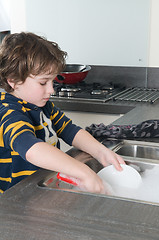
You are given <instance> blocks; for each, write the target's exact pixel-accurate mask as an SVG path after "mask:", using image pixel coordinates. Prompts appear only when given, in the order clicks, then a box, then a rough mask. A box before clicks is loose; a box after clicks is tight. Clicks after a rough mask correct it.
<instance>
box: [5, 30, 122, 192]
mask: <svg viewBox="0 0 159 240" xmlns="http://www.w3.org/2000/svg"><path fill="white" fill-rule="evenodd" d="M65 57H66V53H65V52H63V51H62V50H61V49H60V48H59V47H58V45H57V44H56V43H54V42H50V41H47V40H46V39H44V38H42V37H40V36H37V35H35V34H33V33H24V32H22V33H17V34H10V35H8V36H7V37H5V38H4V40H3V42H2V44H1V46H0V85H1V88H3V89H4V90H5V91H6V93H4V92H2V93H1V94H0V99H1V102H0V189H1V190H0V191H1V192H4V191H5V190H7V189H8V188H10V187H11V186H13V185H14V184H16V183H17V182H19V181H21V180H22V179H23V178H25V177H26V176H28V175H31V174H32V173H34V172H35V171H36V170H37V169H39V168H45V169H49V170H53V171H57V172H62V173H63V174H66V175H69V176H72V177H75V178H77V179H78V181H79V186H80V187H81V188H82V189H84V190H85V191H90V192H99V193H104V186H103V183H102V181H101V179H100V178H99V177H98V176H97V175H96V174H95V173H94V172H93V171H92V170H91V169H90V168H89V167H87V166H86V165H85V164H83V163H81V162H79V161H77V160H76V159H74V158H72V157H70V156H69V155H67V154H66V153H64V152H62V151H61V150H60V144H59V140H58V137H59V138H62V139H63V140H64V141H65V142H66V143H68V144H70V145H72V146H75V147H77V148H79V149H81V150H82V151H85V152H87V153H89V154H91V155H92V156H93V157H94V158H96V159H97V160H99V161H100V162H101V163H102V164H103V165H104V166H106V165H107V164H108V163H112V164H114V166H115V167H116V168H117V169H118V170H119V171H120V170H122V168H121V166H120V163H124V161H123V159H122V158H121V157H120V156H118V155H117V154H115V153H114V152H112V151H110V150H109V149H107V148H106V147H104V146H103V145H102V144H101V143H99V142H98V141H96V140H95V138H93V137H92V136H91V135H90V134H89V133H88V132H86V131H84V130H83V129H81V128H80V127H78V126H76V125H74V124H73V123H72V121H71V120H70V119H69V118H67V117H66V116H65V115H64V113H63V112H61V111H60V109H58V108H56V107H55V106H54V104H53V103H51V102H50V101H49V97H50V94H52V93H53V91H54V90H53V80H54V79H55V77H56V75H57V74H59V73H60V72H61V71H62V70H63V68H64V66H65Z"/></svg>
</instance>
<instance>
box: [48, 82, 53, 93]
mask: <svg viewBox="0 0 159 240" xmlns="http://www.w3.org/2000/svg"><path fill="white" fill-rule="evenodd" d="M47 92H48V93H49V94H53V93H54V88H53V83H51V84H48V87H47Z"/></svg>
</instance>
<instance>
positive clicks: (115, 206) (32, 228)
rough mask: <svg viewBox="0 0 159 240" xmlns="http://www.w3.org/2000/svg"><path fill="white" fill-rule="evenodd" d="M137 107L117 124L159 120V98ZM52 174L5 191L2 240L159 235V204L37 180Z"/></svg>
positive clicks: (0, 207)
mask: <svg viewBox="0 0 159 240" xmlns="http://www.w3.org/2000/svg"><path fill="white" fill-rule="evenodd" d="M114 107H115V106H114ZM116 107H117V108H118V106H116ZM130 108H131V107H130ZM131 109H132V110H131V111H129V112H128V113H127V114H125V115H124V116H123V117H122V118H120V119H118V120H117V121H115V123H116V124H131V123H139V122H141V121H144V120H147V119H159V111H158V109H159V104H157V103H156V104H138V105H137V106H134V107H132V108H131ZM70 154H71V152H70ZM48 173H50V171H47V170H39V171H37V172H36V173H35V174H33V175H31V176H29V177H28V178H26V179H25V180H23V181H22V182H20V183H18V184H17V185H15V186H14V187H12V188H11V189H9V190H8V191H6V192H5V193H4V194H2V195H1V197H0V219H1V224H0V233H1V234H0V239H3V240H4V239H6V240H14V239H15V240H22V239H23V240H26V239H27V240H28V239H29V240H33V239H34V240H35V239H38V240H51V239H53V240H56V239H57V240H59V239H60V240H65V239H66V240H69V239H72V240H75V239H80V240H81V239H82V240H91V239H95V240H102V239H113V240H117V239H118V240H119V239H120V240H121V239H122V240H127V239H129V240H142V239H143V240H148V239H149V240H150V239H156V240H157V239H158V238H159V205H158V204H156V205H155V204H153V205H152V204H148V203H141V202H138V201H131V200H123V199H118V198H116V199H115V198H114V197H109V196H99V195H92V194H84V193H74V192H66V191H59V190H48V189H44V188H40V187H38V185H37V183H38V182H39V181H40V180H41V179H43V178H44V177H45V176H47V175H48Z"/></svg>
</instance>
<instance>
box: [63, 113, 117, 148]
mask: <svg viewBox="0 0 159 240" xmlns="http://www.w3.org/2000/svg"><path fill="white" fill-rule="evenodd" d="M65 114H66V116H68V117H69V118H71V119H72V121H73V123H75V124H76V125H79V126H80V127H82V128H83V129H85V127H86V126H90V125H91V124H92V123H95V124H99V123H104V124H105V125H108V124H110V123H112V122H113V121H115V120H117V119H118V118H120V117H121V116H122V114H105V113H90V112H89V113H86V112H77V111H65ZM60 142H61V150H62V151H64V152H66V151H68V150H69V149H70V148H71V147H70V146H69V145H67V144H66V143H64V142H63V141H62V140H60Z"/></svg>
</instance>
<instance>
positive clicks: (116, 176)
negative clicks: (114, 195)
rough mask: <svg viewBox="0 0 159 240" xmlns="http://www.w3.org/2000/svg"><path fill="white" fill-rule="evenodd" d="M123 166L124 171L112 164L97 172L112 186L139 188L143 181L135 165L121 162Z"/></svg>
mask: <svg viewBox="0 0 159 240" xmlns="http://www.w3.org/2000/svg"><path fill="white" fill-rule="evenodd" d="M121 166H122V168H123V170H122V171H118V170H116V169H115V167H114V166H113V165H110V166H108V167H105V168H103V169H102V170H101V171H99V172H98V173H97V174H98V176H99V177H100V178H101V179H103V180H104V181H106V182H107V183H109V184H110V185H111V186H112V187H118V186H120V187H126V188H133V189H135V188H138V187H139V186H140V184H141V183H142V179H141V176H140V174H139V173H138V172H137V171H136V170H135V169H134V168H133V167H130V166H128V165H125V164H121Z"/></svg>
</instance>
